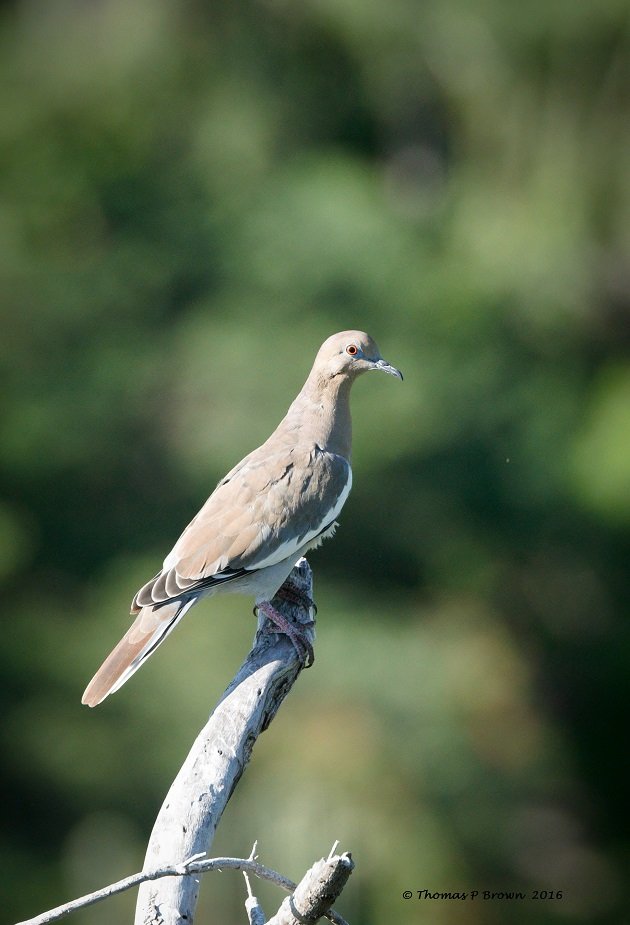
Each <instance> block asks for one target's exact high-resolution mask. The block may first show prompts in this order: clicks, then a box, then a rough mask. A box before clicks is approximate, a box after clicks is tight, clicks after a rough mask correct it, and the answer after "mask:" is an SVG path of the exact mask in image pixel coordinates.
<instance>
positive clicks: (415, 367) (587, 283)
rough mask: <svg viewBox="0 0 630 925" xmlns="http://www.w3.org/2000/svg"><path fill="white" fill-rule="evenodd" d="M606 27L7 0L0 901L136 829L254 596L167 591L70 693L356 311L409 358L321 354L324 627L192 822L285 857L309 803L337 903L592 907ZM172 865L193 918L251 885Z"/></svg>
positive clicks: (623, 660) (269, 7)
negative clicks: (197, 602) (341, 460)
mask: <svg viewBox="0 0 630 925" xmlns="http://www.w3.org/2000/svg"><path fill="white" fill-rule="evenodd" d="M629 28H630V20H629V17H628V8H627V4H626V3H625V2H623V3H622V2H619V0H598V2H594V0H585V2H583V3H579V4H575V3H568V2H566V0H552V2H540V0H532V2H529V3H527V4H523V3H516V2H509V0H508V2H505V0H474V2H472V3H470V2H461V0H434V2H428V0H427V2H411V0H363V2H358V0H301V2H299V3H294V2H289V0H266V2H255V0H249V2H243V0H214V2H212V3H202V2H199V0H189V2H180V3H177V2H175V0H138V2H134V3H128V2H123V0H100V2H91V3H85V2H79V0H75V2H72V0H59V2H45V0H30V2H26V0H22V2H13V3H4V4H3V5H2V8H1V11H0V88H1V89H0V112H1V117H0V159H1V162H0V182H1V195H0V274H1V284H0V285H1V299H0V312H1V313H2V318H1V335H0V357H1V360H0V362H1V364H2V386H1V393H0V486H1V495H0V545H1V554H0V572H1V578H2V582H3V589H2V604H3V617H2V628H3V638H2V646H1V648H0V663H1V676H2V687H1V691H0V709H1V712H2V732H1V735H2V740H1V748H2V756H3V759H2V771H1V773H2V794H3V799H2V816H3V827H2V835H1V836H0V869H1V870H2V877H1V878H0V880H1V882H2V894H1V903H0V906H1V908H2V910H3V917H4V916H6V920H7V921H15V920H16V919H17V918H24V917H26V916H28V915H34V914H36V913H37V912H40V911H43V910H44V909H45V908H48V907H50V906H52V905H56V904H57V903H60V902H62V901H64V900H67V899H70V898H72V897H73V896H76V895H79V894H81V893H83V892H86V891H88V890H91V889H94V888H96V887H98V886H101V885H104V884H106V883H108V882H111V881H113V880H115V879H118V878H120V877H122V876H124V875H126V874H128V873H131V872H133V871H135V870H137V869H139V868H140V867H141V864H142V857H143V851H144V846H145V844H146V839H147V837H148V833H149V831H150V828H151V825H152V821H153V819H154V817H155V814H156V812H157V809H158V807H159V805H160V803H161V800H162V797H163V795H164V794H165V792H166V789H167V787H168V785H169V783H170V781H171V779H172V777H173V776H174V774H175V772H176V770H177V769H178V767H179V766H180V764H181V762H182V760H183V757H184V755H185V753H186V751H187V748H188V746H189V744H190V743H191V741H192V739H193V738H194V736H195V734H196V732H197V730H198V729H199V728H200V726H201V725H202V723H203V722H204V719H205V717H206V716H207V713H208V710H209V709H210V708H211V706H212V705H213V704H214V703H215V701H216V699H217V698H218V696H219V695H220V693H221V691H222V690H223V688H224V687H225V685H226V684H227V682H228V681H229V680H230V679H231V677H232V676H233V674H234V672H235V670H236V668H237V666H238V665H239V664H240V661H241V659H242V657H243V656H244V654H245V653H246V651H247V649H248V647H249V644H250V641H251V638H252V635H253V630H254V621H253V619H252V618H251V615H250V602H248V601H247V600H246V599H239V598H234V599H232V600H230V599H229V598H228V599H227V600H221V599H218V600H215V601H212V602H207V603H206V604H202V605H201V606H199V607H198V608H195V610H194V612H193V613H191V614H190V615H189V616H188V617H187V618H186V620H185V621H184V622H183V624H182V625H181V627H180V628H179V629H178V630H177V632H176V633H175V634H174V635H173V637H171V639H170V640H169V642H168V645H166V646H165V647H164V648H163V649H161V650H160V652H159V653H158V654H157V655H156V656H155V657H154V658H153V659H152V660H151V662H150V663H149V664H148V665H147V666H146V667H145V668H144V669H143V670H142V672H140V673H139V674H138V675H137V676H136V677H134V679H133V680H132V681H131V682H130V683H129V685H127V686H126V687H124V688H123V689H122V690H121V691H120V692H119V693H117V694H116V695H115V696H114V697H112V698H111V699H109V700H108V701H106V703H105V704H103V705H102V706H101V707H99V708H98V709H97V710H95V711H90V710H88V709H86V708H84V707H81V706H80V697H81V693H82V691H83V689H84V686H85V684H86V682H87V681H88V680H89V678H90V677H91V675H92V673H93V672H94V670H95V669H96V667H97V666H98V665H99V664H100V662H101V660H102V659H103V657H104V656H105V655H106V654H107V652H108V651H109V650H110V648H111V647H112V645H113V644H114V643H115V642H116V641H117V639H118V638H119V636H120V635H121V634H122V632H123V631H124V630H125V629H126V627H127V625H128V616H127V613H128V607H129V603H130V600H131V598H132V596H133V593H134V592H135V590H136V589H137V587H138V586H139V585H140V584H141V583H143V582H144V581H145V580H147V579H148V578H149V577H150V576H151V575H152V574H154V573H155V571H156V570H157V568H158V566H159V564H160V562H161V559H162V558H163V557H164V555H165V554H166V552H168V550H169V549H170V547H171V545H172V543H173V542H174V540H175V539H176V537H177V535H178V533H179V531H180V530H181V529H182V527H183V526H184V525H185V524H186V523H187V522H188V520H189V519H190V517H191V516H192V515H193V514H194V513H195V511H196V510H197V508H198V507H199V505H200V504H201V502H202V501H203V500H204V499H205V497H206V496H207V494H208V493H209V491H210V490H211V488H212V487H213V486H214V484H215V482H216V480H217V479H218V478H219V477H221V476H222V475H223V473H224V472H225V471H226V469H227V468H228V467H230V466H231V465H233V464H234V463H235V462H236V461H237V460H238V459H239V458H240V457H241V456H242V455H244V454H245V453H246V452H248V451H249V450H250V449H252V448H253V447H254V446H256V445H257V444H258V443H259V442H261V441H262V440H263V439H265V438H266V436H267V435H268V434H269V432H270V430H271V429H272V428H273V427H274V426H275V424H276V423H277V422H278V420H279V419H280V418H281V417H282V415H283V414H284V411H285V410H286V407H287V406H288V404H289V402H290V400H291V399H292V397H293V395H294V394H295V393H296V392H297V390H298V389H299V387H300V385H301V383H302V381H303V379H304V378H305V376H306V373H307V372H308V369H309V367H310V364H311V362H312V359H313V356H314V354H315V351H316V349H317V347H318V346H319V344H320V342H321V341H322V340H323V339H324V338H325V337H327V336H328V335H329V334H331V333H333V332H334V331H336V330H342V329H345V328H354V327H357V328H360V329H365V330H367V331H369V332H370V333H371V334H372V335H373V337H375V338H376V340H377V341H378V343H379V346H380V348H381V350H382V352H383V355H384V356H385V357H386V358H387V359H388V360H389V361H390V362H392V363H394V364H395V365H396V366H399V367H400V368H401V369H402V370H403V372H404V374H405V382H404V383H402V384H401V383H398V382H396V381H395V380H393V379H388V378H386V377H383V376H381V377H376V376H375V377H366V379H362V380H361V381H360V382H359V383H358V384H357V386H356V388H355V390H354V395H353V401H354V405H353V407H354V419H355V445H354V459H353V464H354V474H355V487H354V489H353V493H352V495H351V497H350V500H349V501H348V503H347V505H346V507H345V509H344V512H343V516H342V518H341V528H340V529H339V531H338V534H337V536H336V537H335V540H334V541H333V542H331V543H328V544H327V545H326V546H325V547H324V548H322V550H320V551H318V552H317V553H313V554H312V555H311V560H310V561H311V564H312V566H313V569H314V572H315V582H316V598H317V601H318V604H319V618H318V641H317V662H316V664H315V666H314V668H313V670H312V671H308V672H306V673H305V674H304V675H303V676H302V677H301V678H300V680H299V683H298V684H297V686H296V688H295V689H294V691H293V692H292V693H291V695H290V697H289V699H288V700H287V701H286V703H285V704H284V706H283V708H282V710H281V712H280V714H279V716H278V717H277V719H276V721H275V723H274V724H273V726H272V727H271V729H270V730H269V731H268V732H267V733H266V734H265V735H264V736H263V737H262V739H261V740H260V741H259V743H258V745H257V747H256V750H255V752H254V756H253V760H252V762H251V763H250V765H249V767H248V769H247V771H246V773H245V776H244V777H243V779H242V781H241V783H240V785H239V787H238V789H237V791H236V793H235V795H234V798H233V800H232V803H231V805H230V807H229V808H228V811H227V813H226V815H225V817H224V820H223V823H222V825H221V827H220V830H219V835H218V838H217V841H216V842H215V846H214V848H213V853H217V854H218V853H224V854H231V855H242V856H246V855H248V854H249V851H250V848H251V844H252V842H253V841H254V840H255V839H258V842H259V855H260V859H261V861H262V862H263V863H266V864H268V865H270V866H272V867H275V868H277V869H280V870H281V871H283V872H284V873H285V874H286V875H288V876H291V877H294V878H299V877H300V876H301V874H302V873H303V871H304V870H305V868H306V867H307V866H309V865H310V863H311V862H312V861H313V860H314V859H315V858H317V857H319V856H321V855H322V854H323V855H326V854H327V853H328V850H329V848H330V846H331V844H332V843H333V841H334V840H335V839H339V840H340V842H341V847H342V848H343V849H348V850H351V851H352V852H353V855H354V857H355V860H356V862H357V869H356V872H355V873H354V874H353V877H352V878H351V881H350V883H349V885H348V887H347V889H346V891H345V893H344V895H343V897H342V901H341V902H340V903H339V908H340V911H342V912H343V913H344V914H345V915H346V917H347V918H348V919H350V920H351V921H352V923H353V925H374V923H380V922H389V921H394V922H397V923H402V925H407V923H409V925H417V923H420V922H430V923H431V925H452V923H453V925H454V923H459V922H465V923H471V925H486V923H487V925H493V923H503V922H510V923H514V922H516V923H521V922H522V923H532V925H539V923H540V925H542V923H567V925H571V923H619V922H620V921H622V920H623V919H622V915H623V913H622V910H623V909H624V906H625V908H626V910H627V896H626V898H625V901H624V894H625V893H626V883H625V881H624V877H627V867H628V837H627V836H628V813H627V809H628V806H627V804H628V799H627V793H628V785H627V774H628V764H627V739H628V732H627V716H628V683H627V678H628V667H629V665H628V662H629V659H628V654H629V637H628V626H627V620H626V614H627V607H628V597H629V595H628V553H629V551H630V550H629V546H630V543H629V529H628V528H629V525H630V364H629V362H628V347H629V344H630V318H629V316H630V269H629V266H630V264H629V263H628V252H629V250H630V248H629V243H630V144H629V140H630V112H629V110H630V89H629V88H630V73H629V71H630V48H629V45H630V33H629ZM406 889H409V890H413V891H415V890H422V889H428V890H431V891H448V890H450V891H455V890H464V889H478V890H486V889H491V890H525V891H530V890H532V889H543V890H562V891H563V899H562V900H551V901H550V900H546V901H535V900H529V899H528V900H527V901H526V902H523V903H519V904H516V903H509V902H500V901H495V902H485V903H483V902H480V901H479V900H477V901H476V902H474V903H471V902H467V903H462V902H457V901H453V902H448V901H446V902H440V901H433V900H432V901H428V900H425V901H418V900H416V899H414V900H407V901H405V900H403V899H402V898H401V894H402V891H403V890H406ZM259 893H260V895H261V897H263V899H264V903H265V906H266V911H267V913H268V914H271V913H272V912H273V911H274V909H275V906H276V905H277V904H278V903H279V901H280V899H281V896H280V894H278V893H277V892H276V891H273V890H271V889H270V888H267V887H266V886H261V887H260V890H259ZM202 896H203V899H202V907H201V911H200V915H199V921H200V922H202V921H214V920H215V919H216V920H217V921H221V922H223V923H226V925H231V923H234V925H236V923H237V922H238V923H240V922H243V921H244V912H243V907H242V903H243V899H244V889H243V883H242V878H241V877H240V875H238V874H233V873H223V874H210V875H208V876H207V878H206V880H205V883H204V887H203V893H202ZM133 903H134V897H133V896H132V895H131V894H128V895H126V896H125V897H123V898H120V899H116V900H112V901H111V902H109V903H107V904H105V905H103V906H100V907H94V908H93V909H91V910H89V911H86V912H85V913H82V914H79V915H77V916H76V917H75V918H74V919H73V921H74V922H77V923H79V925H81V923H83V925H92V923H94V925H100V923H102V925H105V923H111V922H115V921H121V922H122V921H128V920H129V917H130V915H131V910H132V908H133Z"/></svg>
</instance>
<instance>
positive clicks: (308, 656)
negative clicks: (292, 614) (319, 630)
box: [256, 601, 315, 668]
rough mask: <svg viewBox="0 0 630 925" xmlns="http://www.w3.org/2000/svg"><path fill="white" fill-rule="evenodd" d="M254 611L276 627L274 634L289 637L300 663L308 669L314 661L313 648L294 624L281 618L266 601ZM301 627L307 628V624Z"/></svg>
mask: <svg viewBox="0 0 630 925" xmlns="http://www.w3.org/2000/svg"><path fill="white" fill-rule="evenodd" d="M256 610H260V611H262V613H264V615H265V616H266V617H267V619H268V620H270V621H271V622H272V623H273V625H274V626H275V627H276V630H275V632H278V633H284V634H285V635H287V636H288V637H289V639H290V640H291V642H292V643H293V648H294V649H295V651H296V652H297V654H298V657H299V659H300V661H301V662H303V663H304V667H305V668H310V667H311V665H312V664H313V662H314V661H315V653H314V652H313V646H312V645H311V643H310V641H309V640H308V639H307V638H306V636H305V635H304V633H302V632H300V630H299V629H298V627H297V626H296V625H295V623H291V622H290V621H289V620H287V618H286V617H283V616H282V614H281V613H280V612H279V611H278V610H276V608H275V607H273V606H272V605H271V604H270V603H269V602H268V601H261V602H260V603H259V604H257V605H256ZM302 625H303V626H304V625H307V626H308V625H309V624H302Z"/></svg>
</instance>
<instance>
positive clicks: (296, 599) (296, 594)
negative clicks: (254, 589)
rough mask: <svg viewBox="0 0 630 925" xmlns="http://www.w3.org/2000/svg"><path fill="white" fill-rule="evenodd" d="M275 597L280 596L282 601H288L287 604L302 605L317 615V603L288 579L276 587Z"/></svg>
mask: <svg viewBox="0 0 630 925" xmlns="http://www.w3.org/2000/svg"><path fill="white" fill-rule="evenodd" d="M276 597H279V598H281V599H282V600H283V601H288V603H289V604H295V605H296V606H297V607H303V608H304V609H305V610H311V609H312V610H313V611H314V613H315V616H317V604H316V603H315V601H314V600H313V599H312V598H311V597H309V596H308V594H306V593H305V592H304V591H302V589H301V588H298V586H297V585H295V584H293V582H292V581H290V580H287V581H285V583H284V584H283V585H281V586H280V588H278V590H277V591H276Z"/></svg>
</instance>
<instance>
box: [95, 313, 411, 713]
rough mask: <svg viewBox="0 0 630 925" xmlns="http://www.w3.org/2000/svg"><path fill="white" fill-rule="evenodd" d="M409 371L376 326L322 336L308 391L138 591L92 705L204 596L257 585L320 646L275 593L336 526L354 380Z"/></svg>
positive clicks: (260, 594)
mask: <svg viewBox="0 0 630 925" xmlns="http://www.w3.org/2000/svg"><path fill="white" fill-rule="evenodd" d="M372 369H375V370H378V369H380V370H382V371H383V372H386V373H390V374H391V375H393V376H397V377H398V378H399V379H402V375H401V373H400V372H399V370H397V369H396V368H395V367H393V366H390V365H389V363H386V362H385V360H384V359H383V358H382V357H381V355H380V353H379V350H378V347H377V346H376V344H375V343H374V341H373V340H372V338H371V337H370V336H369V335H368V334H364V333H363V332H361V331H343V332H342V333H340V334H333V336H332V337H329V338H328V340H326V341H324V343H323V344H322V346H321V348H320V350H319V352H318V354H317V356H316V358H315V363H314V364H313V368H312V369H311V372H310V374H309V377H308V379H307V380H306V382H305V383H304V387H303V388H302V391H301V392H300V394H299V395H298V396H297V398H296V399H295V401H294V402H293V404H292V405H291V407H290V408H289V410H288V412H287V414H286V416H285V418H284V419H283V420H282V421H281V423H280V424H279V425H278V427H277V428H276V430H274V432H273V433H272V435H271V436H270V437H269V439H268V440H267V441H266V442H265V443H263V444H262V446H259V447H258V449H256V450H254V451H253V452H252V453H250V454H249V455H248V456H246V457H245V458H244V459H243V460H241V462H240V463H238V465H237V466H235V467H234V468H233V469H232V470H231V471H230V472H228V474H227V475H226V476H225V478H223V479H221V481H220V482H219V484H218V485H217V487H216V488H215V490H214V491H213V493H212V494H211V495H210V497H209V498H208V500H207V501H206V503H205V504H204V506H203V507H202V508H201V510H200V511H199V513H198V514H197V516H196V517H194V518H193V520H192V521H191V522H190V523H189V525H188V526H187V527H186V529H185V530H184V532H183V533H182V535H181V536H180V538H179V539H178V540H177V542H176V543H175V546H174V547H173V549H172V550H171V552H170V553H169V554H168V556H167V557H166V559H165V560H164V564H163V566H162V569H161V570H160V571H159V572H158V574H157V575H156V576H155V578H152V579H151V581H149V582H147V583H146V584H145V585H143V587H142V588H140V590H139V591H138V593H137V594H136V596H135V597H134V599H133V603H132V605H131V613H132V614H137V617H136V619H135V621H134V623H133V624H132V626H131V627H130V628H129V630H128V631H127V632H126V633H125V635H124V636H123V638H122V639H121V640H120V642H119V643H118V645H117V646H116V648H115V649H114V650H113V652H111V653H110V655H108V657H107V658H106V659H105V661H104V662H103V664H102V665H101V667H100V668H99V670H98V671H97V672H96V674H95V675H94V677H93V678H92V680H91V681H90V683H89V684H88V686H87V688H86V690H85V693H84V695H83V699H82V702H83V703H85V704H87V705H88V706H90V707H94V706H96V704H97V703H100V702H101V701H102V700H104V699H105V697H107V695H108V694H111V693H112V692H113V691H115V690H118V688H119V687H121V686H122V685H123V684H124V683H125V681H127V680H128V678H130V677H131V675H132V674H133V673H134V672H135V671H137V669H138V668H139V667H140V665H142V663H143V662H144V661H145V659H147V658H148V657H149V655H151V654H152V653H153V652H154V651H155V650H156V649H157V647H158V646H159V645H160V643H161V642H163V641H164V639H165V638H166V637H167V635H168V634H169V633H170V632H171V630H172V629H174V627H175V626H176V625H177V623H178V622H179V621H180V620H181V618H182V617H183V616H184V614H185V613H186V612H187V611H188V610H190V608H191V607H192V606H193V604H196V603H197V601H198V600H200V598H202V597H209V596H210V595H212V594H217V593H218V592H224V591H235V592H239V593H241V594H251V595H253V596H254V598H255V602H256V606H257V608H258V609H259V610H260V611H262V612H263V613H264V614H265V615H266V616H267V617H269V619H270V620H271V621H272V622H273V623H274V624H275V626H277V627H278V629H279V631H281V632H284V633H287V634H288V635H289V636H290V638H291V640H292V642H293V644H294V645H295V647H296V648H297V650H298V652H299V653H300V655H301V656H302V657H304V655H305V653H308V654H309V655H310V656H311V660H312V650H310V647H309V646H308V644H306V643H305V641H304V639H303V638H302V637H301V636H300V635H299V634H298V633H297V631H296V630H295V628H294V627H293V626H292V625H291V624H289V623H288V622H287V621H286V620H285V618H284V617H282V615H281V614H279V613H278V611H277V610H276V609H275V608H274V607H272V605H271V604H270V601H271V600H272V598H273V597H274V595H275V594H276V592H277V591H278V589H279V588H280V587H281V585H282V584H283V583H284V581H285V580H286V578H287V577H288V575H289V573H290V571H291V569H292V568H293V566H294V565H295V563H296V562H297V560H298V559H299V558H300V557H301V556H303V555H304V553H305V552H306V551H307V550H309V549H312V548H313V547H314V546H318V545H319V544H320V543H321V542H322V540H324V539H325V538H326V537H328V536H330V535H331V534H332V533H333V532H334V530H335V527H336V526H337V524H336V518H337V517H338V516H339V512H340V511H341V508H342V507H343V505H344V502H345V500H346V498H347V497H348V494H349V492H350V487H351V485H352V470H351V468H350V447H351V440H352V424H351V418H350V387H351V385H352V383H353V382H354V380H355V379H356V377H357V376H358V375H359V374H360V373H364V372H367V371H368V370H372Z"/></svg>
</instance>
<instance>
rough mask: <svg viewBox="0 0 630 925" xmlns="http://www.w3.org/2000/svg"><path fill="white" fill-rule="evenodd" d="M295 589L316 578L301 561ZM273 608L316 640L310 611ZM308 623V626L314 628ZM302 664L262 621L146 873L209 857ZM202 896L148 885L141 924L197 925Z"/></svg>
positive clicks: (177, 788)
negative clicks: (224, 817) (220, 825)
mask: <svg viewBox="0 0 630 925" xmlns="http://www.w3.org/2000/svg"><path fill="white" fill-rule="evenodd" d="M290 581H291V584H292V585H293V586H294V587H296V588H297V589H299V591H300V592H302V593H303V594H304V595H305V596H306V597H307V598H308V599H310V598H311V597H312V573H311V569H310V567H309V565H308V562H307V561H306V559H301V560H300V561H299V562H298V564H297V565H296V566H295V568H294V569H293V571H292V572H291V575H290ZM273 604H274V606H275V607H276V609H277V610H279V611H280V612H281V613H282V615H283V616H285V617H286V618H287V619H288V620H290V621H292V622H294V623H296V624H299V625H300V626H301V629H302V631H305V632H306V633H307V634H310V639H311V641H312V637H313V623H312V619H313V618H312V614H311V610H312V608H309V609H305V608H304V607H303V606H299V605H297V604H295V603H293V602H289V601H288V600H285V599H283V598H282V597H276V598H275V599H274V601H273ZM309 624H310V625H309ZM301 668H302V664H301V662H300V659H299V658H298V655H297V653H296V651H295V648H294V646H293V644H292V643H291V641H290V640H289V639H288V637H287V636H285V635H276V634H275V633H274V632H273V627H272V626H271V625H269V624H268V621H266V620H265V619H264V618H262V617H259V621H258V630H257V633H256V637H255V640H254V646H253V648H252V650H251V652H250V653H249V655H248V656H247V658H246V660H245V662H244V663H243V665H242V666H241V668H240V670H239V672H238V674H237V675H236V677H235V678H234V680H233V681H232V683H231V684H230V685H229V687H228V688H227V690H226V691H225V693H224V694H223V696H222V697H221V700H220V701H219V703H218V704H217V706H216V707H215V709H214V711H213V712H212V714H211V716H210V718H209V720H208V722H207V723H206V725H205V727H204V728H203V729H202V731H201V732H200V733H199V735H198V736H197V739H196V741H195V743H194V744H193V746H192V748H191V750H190V753H189V755H188V757H187V758H186V760H185V762H184V764H183V766H182V768H181V770H180V771H179V773H178V775H177V777H176V778H175V780H174V781H173V784H172V785H171V788H170V790H169V792H168V794H167V796H166V799H165V800H164V803H163V805H162V808H161V810H160V812H159V814H158V817H157V819H156V822H155V825H154V827H153V832H152V833H151V838H150V840H149V845H148V849H147V853H146V857H145V863H144V868H145V869H147V870H148V869H153V868H159V867H161V866H163V865H165V864H168V863H171V864H172V863H178V862H181V861H184V860H185V859H186V858H190V857H192V856H193V855H198V854H199V853H207V852H208V851H209V849H210V845H211V844H212V840H213V838H214V833H215V830H216V827H217V825H218V823H219V820H220V818H221V815H222V813H223V810H224V809H225V807H226V805H227V802H228V800H229V799H230V796H231V795H232V793H233V791H234V788H235V786H236V784H237V783H238V781H239V779H240V776H241V774H242V773H243V771H244V769H245V766H246V765H247V762H248V761H249V758H250V755H251V752H252V748H253V747H254V744H255V742H256V739H257V738H258V736H259V735H260V733H261V732H262V731H263V730H264V729H266V728H267V727H268V726H269V724H270V723H271V721H272V719H273V718H274V716H275V715H276V712H277V711H278V708H279V707H280V704H281V703H282V701H283V700H284V698H285V697H286V695H287V693H288V692H289V690H290V689H291V687H292V686H293V684H294V682H295V680H296V678H297V677H298V675H299V673H300V670H301ZM198 895H199V878H198V877H195V876H187V877H178V878H176V879H172V878H169V879H163V880H159V881H151V882H146V883H144V884H143V885H142V886H141V887H140V890H139V895H138V903H137V906H136V917H135V925H184V923H186V925H192V923H193V921H194V914H195V908H196V905H197V899H198Z"/></svg>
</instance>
